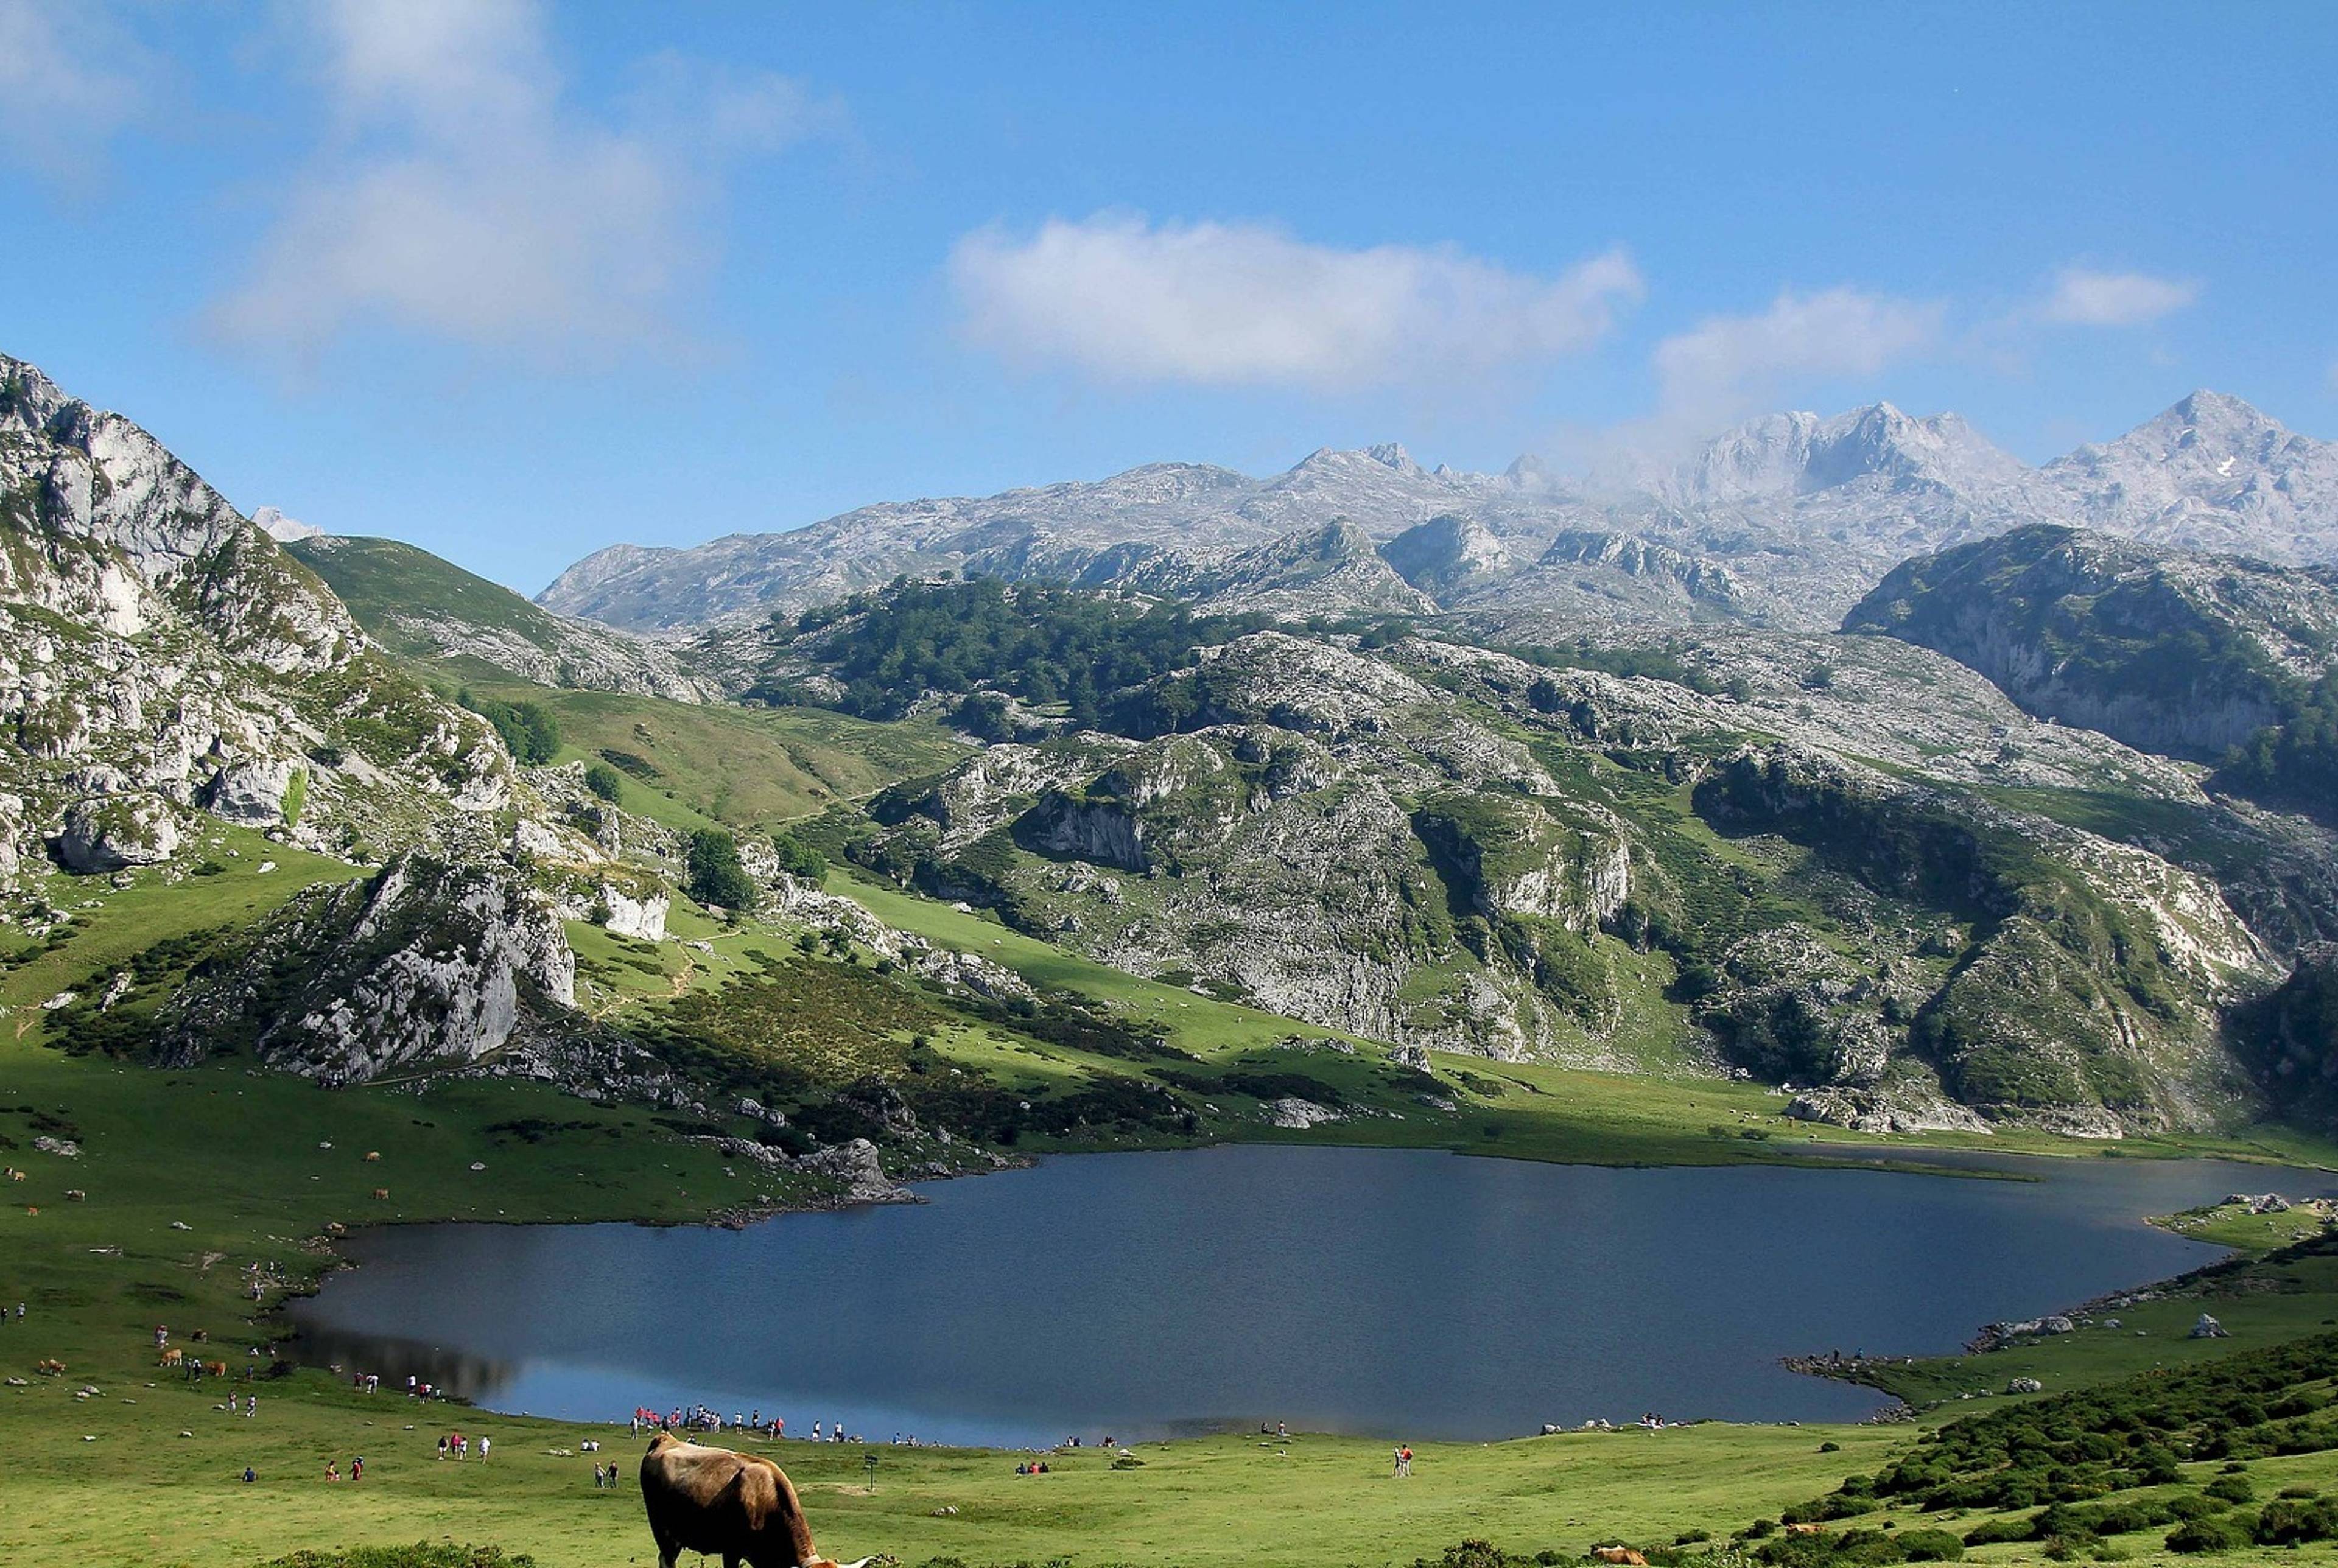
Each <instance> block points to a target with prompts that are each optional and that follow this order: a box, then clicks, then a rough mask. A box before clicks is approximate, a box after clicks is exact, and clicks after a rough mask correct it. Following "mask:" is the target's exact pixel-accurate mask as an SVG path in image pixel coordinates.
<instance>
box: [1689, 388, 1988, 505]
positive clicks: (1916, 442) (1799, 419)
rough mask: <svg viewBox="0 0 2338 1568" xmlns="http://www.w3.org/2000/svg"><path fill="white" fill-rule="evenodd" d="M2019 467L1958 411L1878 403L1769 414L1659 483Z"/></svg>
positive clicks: (1837, 482) (1717, 490) (1712, 496)
mask: <svg viewBox="0 0 2338 1568" xmlns="http://www.w3.org/2000/svg"><path fill="white" fill-rule="evenodd" d="M2020 472H2021V465H2020V464H2019V462H2018V461H2017V460H2015V459H2014V458H2012V457H2010V456H2007V455H2006V454H2005V453H2004V452H2002V451H2000V450H1999V448H1998V447H1996V446H1993V445H1991V444H1990V443H1989V441H1988V440H1987V439H1986V438H1985V437H1984V436H1981V435H1980V434H1979V432H1977V431H1975V430H1974V429H1973V428H1972V426H1970V425H1968V424H1966V423H1965V422H1964V421H1963V420H1962V419H1960V418H1958V417H1956V416H1954V415H1950V414H1940V415H1934V416H1932V417H1930V418H1922V419H1919V418H1915V417H1911V416H1910V415H1908V414H1905V413H1903V412H1901V410H1900V409H1899V408H1897V407H1893V406H1892V405H1891V404H1890V403H1873V404H1870V405H1869V406H1867V407H1864V408H1854V409H1852V410H1851V411H1850V412H1849V413H1846V414H1838V415H1836V416H1835V417H1832V418H1831V419H1822V418H1821V417H1819V416H1817V415H1815V414H1808V413H1791V414H1769V415H1764V416H1763V417H1761V418H1758V419H1754V420H1751V421H1749V422H1748V423H1746V424H1744V425H1741V426H1737V428H1735V429H1734V430H1731V431H1728V432H1726V433H1724V434H1723V435H1722V436H1717V437H1715V438H1714V440H1712V441H1710V442H1708V443H1706V444H1705V446H1704V448H1703V449H1702V450H1701V451H1699V452H1698V453H1697V454H1696V455H1695V456H1694V457H1692V458H1690V459H1689V461H1688V462H1687V463H1686V464H1685V465H1684V466H1682V467H1681V468H1680V469H1679V470H1678V471H1676V472H1675V474H1674V475H1671V476H1670V477H1669V478H1668V479H1665V480H1661V481H1659V488H1660V490H1662V491H1663V492H1665V493H1666V494H1667V495H1668V496H1669V497H1670V498H1673V499H1675V500H1678V501H1681V502H1685V503H1692V504H1693V503H1712V502H1732V501H1748V500H1755V499H1767V498H1772V497H1779V496H1793V495H1814V494H1816V493H1818V492H1821V491H1825V490H1832V489H1836V488H1838V487H1840V486H1842V485H1850V484H1854V483H1856V482H1858V481H1860V480H1862V479H1871V478H1872V479H1881V480H1884V481H1887V482H1890V483H1893V484H1908V483H1928V484H1932V485H1942V486H1945V487H1947V488H1950V489H1971V488H1977V487H1979V486H1981V485H1989V484H1994V483H1998V482H2001V481H2003V480H2007V479H2010V478H2012V477H2013V476H2014V475H2018V474H2019V473H2020Z"/></svg>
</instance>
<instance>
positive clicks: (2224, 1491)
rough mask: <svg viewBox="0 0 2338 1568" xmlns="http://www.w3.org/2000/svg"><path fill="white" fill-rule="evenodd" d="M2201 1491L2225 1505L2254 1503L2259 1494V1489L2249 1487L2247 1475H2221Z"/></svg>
mask: <svg viewBox="0 0 2338 1568" xmlns="http://www.w3.org/2000/svg"><path fill="white" fill-rule="evenodd" d="M2200 1490H2201V1491H2203V1492H2205V1493H2206V1494H2207V1495H2209V1496H2211V1497H2215V1498H2217V1499H2219V1500H2220V1501H2223V1502H2225V1503H2247V1502H2252V1501H2254V1499H2255V1497H2256V1495H2257V1489H2256V1488H2255V1487H2254V1486H2252V1485H2249V1478H2248V1477H2247V1476H2245V1475H2219V1476H2217V1477H2216V1478H2215V1480H2214V1481H2211V1482H2209V1483H2208V1484H2207V1485H2205V1486H2203V1487H2201V1488H2200Z"/></svg>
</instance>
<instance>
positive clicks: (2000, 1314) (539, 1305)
mask: <svg viewBox="0 0 2338 1568" xmlns="http://www.w3.org/2000/svg"><path fill="white" fill-rule="evenodd" d="M1972 1162H1973V1163H1979V1164H1987V1165H1989V1166H1994V1167H1999V1168H2003V1169H2008V1170H2019V1171H2022V1172H2023V1173H2024V1174H2029V1173H2035V1174H2037V1175H2038V1177H2040V1178H2041V1179H2040V1180H2037V1181H1970V1180H1962V1179H1958V1178H1952V1177H1941V1176H1919V1175H1911V1174H1905V1173H1900V1172H1890V1171H1822V1170H1807V1169H1788V1168H1781V1167H1737V1168H1727V1169H1717V1170H1647V1171H1617V1170H1606V1169H1601V1168H1598V1167H1592V1166H1558V1165H1540V1164H1533V1163H1528V1162H1523V1161H1504V1160H1482V1159H1462V1158H1459V1157H1456V1156H1451V1155H1448V1154H1443V1153H1439V1152H1428V1151H1412V1150H1361V1149H1329V1148H1302V1147H1288V1146H1232V1147H1224V1148H1217V1149H1208V1150H1198V1151H1191V1152H1178V1153H1159V1154H1107V1155H1088V1156H1082V1157H1078V1158H1068V1159H1058V1160H1053V1161H1047V1162H1046V1163H1045V1164H1043V1165H1041V1166H1039V1167H1038V1168H1036V1169H1034V1170H1029V1171H1010V1172H1006V1173H1002V1174H1000V1175H997V1176H990V1177H985V1178H982V1179H980V1180H975V1181H953V1182H943V1183H938V1184H934V1185H931V1186H928V1188H926V1189H925V1191H926V1194H927V1196H928V1198H929V1199H930V1200H931V1201H930V1202H929V1203H928V1204H926V1205H923V1206H919V1207H914V1208H889V1209H875V1210H854V1211H849V1212H845V1213H836V1214H801V1215H788V1216H784V1217H781V1218H780V1219H778V1220H771V1221H769V1222H766V1223H764V1224H761V1225H757V1226H754V1227H752V1228H751V1229H749V1230H744V1231H728V1230H701V1229H672V1228H651V1227H641V1226H630V1225H577V1226H539V1227H521V1226H496V1225H444V1226H417V1227H410V1228H399V1229H394V1230H384V1231H380V1232H377V1233H373V1234H368V1235H365V1236H361V1237H359V1238H357V1239H355V1240H353V1241H352V1242H351V1243H350V1246H349V1251H350V1252H351V1254H352V1255H353V1256H354V1257H355V1258H356V1259H358V1260H359V1262H360V1263H361V1264H362V1265H363V1267H362V1268H360V1269H357V1270H355V1271H354V1272H349V1273H344V1274H340V1275H337V1276H335V1277H333V1278H332V1279H330V1280H329V1282H328V1283H327V1284H326V1286H325V1288H324V1289H323V1290H322V1291H321V1292H320V1293H319V1295H318V1296H317V1297H316V1298H315V1299H312V1300H311V1301H309V1302H307V1303H304V1304H302V1306H301V1307H300V1308H298V1310H297V1314H296V1315H297V1316H298V1317H299V1318H300V1320H301V1322H302V1324H303V1325H304V1329H305V1339H304V1344H303V1348H302V1352H301V1353H302V1355H303V1357H304V1358H306V1359H309V1360H310V1361H312V1362H337V1363H339V1364H341V1365H343V1366H345V1367H347V1368H348V1369H349V1371H351V1372H373V1373H378V1374H379V1375H380V1376H381V1377H382V1378H383V1381H384V1382H385V1384H388V1385H390V1386H391V1387H403V1386H404V1383H405V1379H406V1377H407V1375H408V1373H409V1372H411V1373H412V1374H414V1375H415V1376H416V1377H418V1378H420V1379H421V1380H423V1381H427V1382H430V1383H433V1384H437V1385H438V1386H440V1387H445V1388H447V1389H448V1390H449V1391H451V1392H454V1393H457V1394H460V1395H462V1396H463V1397H467V1398H472V1399H475V1400H477V1401H479V1402H481V1403H484V1404H487V1405H490V1406H495V1407H496V1408H500V1409H511V1410H522V1409H524V1410H530V1411H535V1412H537V1413H539V1414H545V1415H557V1416H572V1417H581V1418H607V1419H623V1417H624V1415H625V1413H626V1412H627V1411H629V1410H632V1409H633V1408H634V1407H635V1406H643V1405H647V1406H652V1407H653V1408H658V1409H667V1408H671V1407H673V1406H677V1405H688V1404H692V1403H694V1402H697V1401H701V1400H703V1401H705V1402H706V1403H708V1404H711V1405H713V1406H716V1407H717V1408H719V1409H721V1410H722V1412H723V1413H724V1414H725V1415H726V1416H728V1415H729V1414H731V1413H732V1411H734V1410H735V1411H739V1412H752V1411H753V1410H756V1409H761V1411H763V1412H764V1413H766V1414H776V1415H779V1416H784V1417H786V1419H787V1420H788V1422H789V1428H790V1430H791V1432H795V1433H801V1432H802V1431H804V1430H806V1429H808V1428H809V1427H810V1424H811V1423H812V1421H813V1420H815V1419H818V1420H820V1421H822V1422H823V1423H827V1422H833V1421H836V1420H839V1419H843V1420H845V1421H847V1422H848V1423H849V1424H850V1427H851V1429H852V1430H854V1431H856V1432H858V1433H860V1434H863V1435H865V1436H869V1438H871V1439H872V1440H881V1439H883V1438H886V1437H889V1436H891V1435H892V1434H894V1433H896V1432H900V1433H904V1434H914V1435H916V1436H919V1438H920V1439H924V1440H929V1441H945V1442H960V1443H974V1442H982V1443H1005V1444H1020V1443H1029V1442H1041V1441H1053V1440H1055V1439H1057V1438H1060V1437H1062V1436H1065V1435H1066V1434H1067V1433H1074V1432H1076V1433H1080V1434H1082V1435H1083V1436H1087V1437H1091V1438H1092V1437H1095V1436H1102V1435H1105V1434H1109V1435H1112V1436H1122V1437H1136V1436H1154V1435H1167V1434H1170V1433H1172V1432H1176V1431H1185V1430H1193V1429H1197V1428H1206V1427H1211V1426H1254V1425H1256V1424H1257V1423H1258V1422H1260V1421H1262V1420H1264V1421H1272V1420H1282V1421H1288V1422H1289V1423H1290V1424H1291V1425H1292V1427H1293V1428H1294V1429H1308V1428H1311V1429H1316V1430H1331V1431H1347V1432H1364V1433H1373V1434H1378V1435H1381V1436H1414V1437H1447V1438H1469V1437H1496V1436H1512V1435H1516V1434H1518V1433H1521V1432H1530V1431H1533V1430H1535V1429H1536V1428H1537V1426H1539V1425H1540V1424H1541V1423H1543V1422H1545V1421H1556V1422H1560V1423H1564V1424H1569V1425H1572V1424H1575V1423H1577V1422H1580V1421H1582V1420H1584V1419H1585V1418H1586V1417H1590V1416H1606V1417H1608V1418H1610V1419H1619V1420H1628V1419H1632V1418H1635V1417H1636V1416H1639V1415H1640V1414H1642V1413H1643V1412H1646V1411H1655V1412H1659V1413H1661V1414H1664V1415H1665V1416H1670V1417H1675V1418H1685V1417H1694V1416H1720V1417H1726V1418H1733V1419H1740V1420H1822V1419H1842V1418H1848V1417H1854V1416H1859V1415H1862V1414H1864V1413H1865V1412H1866V1411H1867V1410H1869V1409H1871V1408H1872V1407H1873V1404H1874V1397H1873V1396H1872V1395H1871V1394H1869V1393H1867V1392H1865V1391H1863V1390H1861V1389H1857V1388H1853V1387H1848V1386H1846V1385H1842V1384H1837V1383H1830V1382H1825V1381H1822V1380H1818V1379H1812V1378H1805V1377H1795V1376H1794V1375H1793V1374H1790V1373H1787V1372H1785V1371H1784V1370H1783V1368H1781V1367H1779V1366H1778V1365H1777V1357H1780V1356H1781V1355H1786V1354H1793V1353H1798V1352H1805V1351H1820V1352H1824V1351H1827V1350H1831V1349H1841V1350H1842V1351H1843V1352H1844V1353H1845V1354H1846V1355H1849V1354H1851V1353H1852V1352H1853V1351H1855V1350H1860V1349H1867V1350H1876V1351H1886V1352H1903V1351H1904V1352H1909V1353H1934V1352H1940V1351H1946V1350H1950V1349H1953V1348H1956V1347H1957V1346H1958V1345H1959V1344H1960V1343H1961V1342H1962V1341H1963V1340H1964V1339H1966V1338H1969V1337H1970V1335H1971V1333H1972V1331H1973V1330H1974V1329H1975V1328H1977V1327H1978V1326H1979V1325H1980V1324H1982V1323H1985V1322H1989V1321H1990V1320H1993V1319H1997V1318H2021V1317H2030V1316H2034V1315H2036V1314H2037V1313H2038V1312H2040V1311H2044V1310H2048V1309H2051V1308H2056V1307H2059V1306H2066V1305H2069V1304H2072V1303H2075V1302H2077V1301H2078V1300H2081V1299H2086V1298H2087V1297H2090V1296H2094V1295H2097V1294H2099V1293H2101V1292H2103V1291H2106V1290H2110V1289H2118V1288H2120V1287H2123V1286H2130V1285H2137V1284H2141V1283H2144V1282H2146V1281H2148V1280H2151V1279H2159V1278H2164V1277H2166V1276H2167V1275H2169V1274H2173V1273H2176V1272H2179V1271H2181V1270H2182V1269H2186V1268H2190V1267H2193V1266H2195V1265H2196V1264H2198V1263H2201V1262H2204V1261H2205V1260H2207V1259H2210V1258H2213V1257H2214V1256H2215V1251H2214V1250H2213V1249H2211V1248H2208V1247H2205V1246H2204V1245H2202V1244H2200V1243H2198V1242H2195V1241H2190V1240H2185V1239H2183V1238H2180V1237H2176V1236H2172V1235H2169V1234H2167V1233H2166V1232H2164V1231H2160V1230H2155V1229H2152V1228H2150V1227H2147V1226H2145V1225H2143V1224H2141V1223H2140V1222H2139V1217H2140V1216H2142V1215H2144V1214H2147V1213H2156V1212H2165V1211H2166V1210H2174V1209H2179V1208H2184V1207H2188V1206H2190V1205H2192V1204H2196V1203H2199V1202H2203V1201H2209V1200H2212V1199H2215V1198H2218V1197H2221V1196H2223V1195H2224V1194H2225V1193H2226V1192H2229V1191H2240V1190H2243V1189H2249V1190H2257V1191H2261V1190H2263V1189H2264V1188H2265V1187H2266V1186H2268V1185H2274V1184H2276V1181H2278V1182H2279V1183H2281V1184H2285V1186H2286V1188H2288V1189H2289V1190H2292V1192H2293V1195H2294V1196H2305V1195H2311V1194H2312V1193H2319V1192H2321V1191H2323V1190H2324V1189H2323V1180H2322V1179H2321V1178H2319V1177H2314V1178H2302V1177H2301V1176H2300V1174H2299V1173H2296V1172H2287V1171H2284V1172H2281V1173H2279V1176H2278V1178H2276V1177H2275V1175H2274V1173H2271V1172H2268V1171H2265V1170H2263V1169H2261V1168H2252V1167H2236V1166H2229V1165H2218V1164H2215V1163H2208V1162H2196V1161H2183V1162H2176V1161H2142V1160H2110V1159H2087V1160H2061V1161H2009V1160H2004V1159H2001V1158H1990V1157H1987V1156H1983V1157H1979V1158H1978V1159H1977V1160H1975V1161H1972ZM2301 1180H2307V1181H2310V1191H2309V1190H2308V1189H2306V1188H2300V1187H2299V1186H2298V1183H2299V1181H2301Z"/></svg>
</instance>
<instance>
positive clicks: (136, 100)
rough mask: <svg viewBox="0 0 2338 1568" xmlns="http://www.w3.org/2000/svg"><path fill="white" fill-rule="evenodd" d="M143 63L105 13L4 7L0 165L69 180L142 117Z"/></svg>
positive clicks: (1, 0) (2, 2) (30, 1)
mask: <svg viewBox="0 0 2338 1568" xmlns="http://www.w3.org/2000/svg"><path fill="white" fill-rule="evenodd" d="M144 63H145V62H144V56H143V54H142V52H141V51H139V50H138V49H137V48H136V47H135V46H134V45H133V44H131V43H130V42H129V41H128V40H127V39H125V38H123V37H122V36H121V35H120V34H119V32H118V30H117V29H115V28H113V26H112V25H110V24H109V23H108V22H107V21H106V19H105V17H104V16H103V14H101V13H100V12H98V11H96V10H95V9H94V8H93V7H90V6H86V5H47V4H44V3H43V0H0V160H5V161H6V162H12V163H15V164H18V165H19V166H21V167H24V168H28V169H30V170H32V171H34V172H35V173H37V174H41V175H44V176H46V177H48V178H51V179H55V180H63V179H65V178H66V177H68V176H72V175H79V174H85V173H86V172H87V171H88V169H89V167H90V164H91V163H92V162H93V161H94V159H93V150H94V149H96V148H98V147H100V146H102V145H103V142H104V140H105V138H106V137H108V136H109V135H111V134H112V133H113V132H114V131H116V130H118V129H120V128H121V126H122V125H123V123H124V122H127V121H128V120H129V119H130V118H131V117H132V116H133V114H134V113H136V112H137V110H138V108H139V104H140V100H141V98H142V92H143V90H142V87H141V85H140V82H139V77H140V75H141V74H142V70H143V66H144Z"/></svg>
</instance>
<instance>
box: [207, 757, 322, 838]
mask: <svg viewBox="0 0 2338 1568" xmlns="http://www.w3.org/2000/svg"><path fill="white" fill-rule="evenodd" d="M306 773H307V769H305V768H303V767H302V766H301V765H300V764H299V763H297V762H290V761H286V760H282V759H270V760H261V761H251V762H231V763H229V764H228V765H227V766H226V767H224V768H221V769H220V770H219V771H218V772H217V773H214V774H212V775H211V782H210V783H209V784H207V785H205V786H204V787H203V790H202V795H201V804H202V808H203V809H204V810H206V811H208V812H210V813H211V815H212V816H214V817H220V818H225V819H226V820H228V821H230V822H240V823H242V824H244V825H246V826H248V827H257V828H271V827H275V826H277V825H279V824H280V823H282V822H283V820H284V809H285V803H286V802H287V801H288V800H289V799H290V798H291V795H292V781H293V779H296V778H298V779H300V780H301V782H302V783H303V784H304V785H305V784H306V783H307V779H306Z"/></svg>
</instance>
